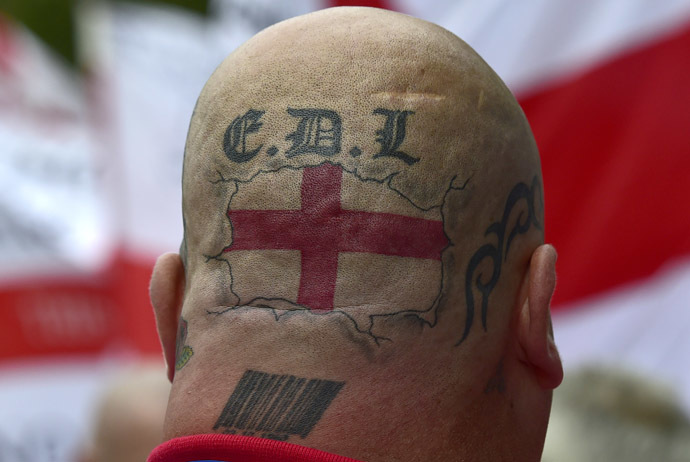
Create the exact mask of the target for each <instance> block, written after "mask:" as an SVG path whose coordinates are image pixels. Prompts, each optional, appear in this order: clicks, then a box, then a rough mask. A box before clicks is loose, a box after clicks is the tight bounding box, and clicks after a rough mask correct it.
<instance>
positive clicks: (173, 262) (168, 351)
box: [149, 253, 185, 382]
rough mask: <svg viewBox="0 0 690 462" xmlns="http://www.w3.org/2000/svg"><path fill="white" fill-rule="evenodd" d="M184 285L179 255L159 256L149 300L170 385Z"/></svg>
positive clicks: (173, 369) (182, 268)
mask: <svg viewBox="0 0 690 462" xmlns="http://www.w3.org/2000/svg"><path fill="white" fill-rule="evenodd" d="M184 286H185V274H184V266H183V264H182V260H181V259H180V256H179V255H178V254H176V253H166V254H163V255H161V256H160V257H158V260H157V261H156V265H155V266H154V267H153V275H152V276H151V285H150V286H149V297H150V298H151V305H153V313H154V315H155V317H156V327H157V329H158V337H159V338H160V341H161V346H162V347H163V356H164V357H165V364H166V367H167V369H168V379H169V380H170V382H172V380H173V377H174V375H175V351H176V341H177V329H178V322H179V319H180V314H181V313H182V302H183V298H184Z"/></svg>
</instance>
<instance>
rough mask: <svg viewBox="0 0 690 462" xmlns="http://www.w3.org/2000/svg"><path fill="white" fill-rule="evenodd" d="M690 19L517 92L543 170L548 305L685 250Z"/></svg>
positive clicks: (688, 249) (689, 248) (689, 189)
mask: <svg viewBox="0 0 690 462" xmlns="http://www.w3.org/2000/svg"><path fill="white" fill-rule="evenodd" d="M688 50H690V25H687V26H686V27H685V28H683V29H682V30H680V31H679V32H677V33H676V34H675V35H673V36H670V37H667V38H666V39H665V40H663V41H660V42H656V43H655V44H653V45H650V46H647V47H645V48H642V49H638V50H636V51H634V52H631V53H629V54H627V55H625V56H622V57H619V58H617V59H615V60H612V61H610V62H608V63H605V64H603V65H601V66H599V67H597V68H595V69H593V70H591V71H589V72H587V73H586V74H584V75H582V76H580V77H578V78H575V79H574V80H572V81H569V82H567V83H564V84H562V85H560V86H558V87H556V88H552V89H549V90H546V91H544V92H541V93H538V94H534V95H531V96H527V97H524V98H521V99H520V101H521V104H522V106H523V108H524V110H525V113H526V115H527V118H528V119H529V121H530V123H531V125H532V128H533V130H534V134H535V137H536V139H537V144H538V145H539V148H540V151H541V154H542V162H543V164H542V165H543V172H544V187H545V197H546V205H547V209H546V230H547V239H548V240H549V241H550V242H553V243H554V244H555V245H556V247H557V248H558V251H559V254H560V258H559V260H558V271H559V282H558V290H557V291H556V296H555V299H554V301H555V303H562V302H567V301H571V300H574V299H576V298H579V297H582V296H586V295H590V294H594V293H597V292H600V291H603V290H605V289H609V288H611V287H613V286H616V285H619V284H622V283H625V282H628V281H632V280H635V279H638V278H641V277H645V276H648V275H650V274H651V273H653V272H654V271H655V270H657V269H658V268H659V267H660V266H661V265H663V264H664V262H666V261H668V260H670V259H673V258H674V257H678V256H681V255H684V254H689V253H690V208H689V206H688V204H690V155H689V154H690V110H689V109H688V108H690V91H688V82H690V59H688V56H689V54H688V53H689V51H688Z"/></svg>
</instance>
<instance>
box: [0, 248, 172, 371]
mask: <svg viewBox="0 0 690 462" xmlns="http://www.w3.org/2000/svg"><path fill="white" fill-rule="evenodd" d="M152 267H153V262H152V261H149V260H148V259H143V260H140V259H137V258H135V257H132V256H129V255H125V254H120V255H119V256H118V257H117V258H116V259H115V260H114V261H113V262H112V264H111V265H110V266H109V267H108V268H106V269H105V270H104V271H103V272H100V273H97V274H91V275H89V276H88V278H84V277H81V278H80V277H71V278H70V277H61V278H51V279H40V278H37V279H34V280H30V281H26V282H25V283H15V284H14V285H13V286H11V287H7V286H6V287H3V288H1V289H0V313H1V314H2V325H1V327H0V334H1V335H0V361H6V360H14V359H22V358H31V357H47V356H60V355H66V354H68V355H74V354H79V355H98V354H101V353H103V352H104V351H108V350H109V351H123V350H124V351H129V352H135V353H153V354H160V343H159V342H158V338H157V335H156V325H155V321H154V317H153V313H152V310H151V307H150V303H149V301H148V283H149V280H150V278H151V269H152Z"/></svg>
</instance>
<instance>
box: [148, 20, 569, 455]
mask: <svg viewBox="0 0 690 462" xmlns="http://www.w3.org/2000/svg"><path fill="white" fill-rule="evenodd" d="M541 185H542V183H541V174H540V165H539V157H538V153H537V149H536V146H535V143H534V140H533V137H532V134H531V131H530V129H529V125H528V123H527V121H526V120H525V117H524V115H523V113H522V111H521V110H520V107H519V106H518V104H517V102H516V101H515V99H514V98H513V96H512V95H511V93H510V92H509V90H508V89H507V88H506V87H505V85H504V84H503V83H502V81H501V80H500V79H499V78H498V77H497V76H496V75H495V74H494V73H493V71H492V70H491V69H490V68H489V66H488V65H487V64H486V63H485V62H484V61H483V60H482V59H481V58H480V57H479V56H478V55H477V54H476V53H475V52H474V51H473V50H472V49H471V48H470V47H469V46H468V45H467V44H465V43H464V42H463V41H461V40H460V39H458V38H457V37H456V36H454V35H453V34H451V33H450V32H448V31H446V30H444V29H442V28H440V27H438V26H435V25H433V24H430V23H427V22H425V21H421V20H418V19H415V18H412V17H409V16H405V15H402V14H398V13H392V12H387V11H383V10H377V9H370V8H336V9H329V10H323V11H320V12H317V13H312V14H309V15H305V16H301V17H297V18H294V19H291V20H288V21H284V22H282V23H279V24H276V25H275V26H272V27H270V28H268V29H266V30H264V31H263V32H261V33H259V34H258V35H256V36H255V37H254V38H252V39H251V40H249V41H248V42H246V43H245V44H244V45H242V46H241V47H239V48H238V49H237V50H236V51H235V52H234V53H232V54H231V55H230V56H229V57H228V58H227V59H226V60H225V61H224V62H223V63H222V64H221V65H220V66H219V68H218V69H217V70H216V71H215V72H214V74H213V75H212V76H211V78H210V79H209V81H208V83H207V84H206V86H205V88H204V90H203V91H202V93H201V96H200V97H199V101H198V103H197V106H196V108H195V111H194V115H193V117H192V121H191V125H190V129H189V135H188V139H187V146H186V150H185V161H184V175H183V216H184V222H185V240H184V242H183V246H182V250H181V253H182V260H183V261H184V272H182V270H181V269H180V268H181V266H180V265H181V264H180V263H179V259H177V256H176V255H174V256H171V255H167V256H164V257H163V258H162V259H161V260H159V263H158V265H157V268H156V272H155V273H154V278H153V281H152V288H151V291H152V301H153V304H154V308H155V309H156V312H157V318H158V324H159V330H160V334H161V339H162V342H163V345H164V350H165V352H166V356H167V359H168V364H169V367H171V369H172V368H173V365H174V369H176V372H175V373H174V382H173V390H172V395H171V403H170V407H169V409H168V416H167V422H166V434H167V437H169V438H170V437H174V436H180V435H186V434H195V433H210V432H229V433H237V434H250V435H255V436H263V437H267V438H278V439H288V441H290V442H295V443H298V444H303V445H306V446H311V447H317V448H319V449H323V450H326V451H331V452H335V453H339V454H343V455H347V456H350V457H355V458H359V459H362V460H368V461H372V462H373V461H377V460H410V461H412V460H427V461H428V460H452V458H453V457H456V458H457V457H459V455H462V454H464V455H465V456H467V457H471V456H472V454H475V455H477V454H484V455H485V456H486V457H491V458H492V460H501V459H503V458H505V459H510V460H523V459H524V460H537V459H538V457H539V453H540V451H541V444H542V443H543V436H544V432H545V426H546V420H547V419H548V410H549V406H550V389H551V388H552V387H553V386H555V385H557V383H558V382H559V381H560V377H561V375H562V372H561V369H560V360H558V356H557V352H556V351H555V347H554V346H553V342H552V337H551V334H550V333H549V328H550V327H549V325H548V324H549V321H548V304H549V299H550V295H551V292H552V290H553V284H554V283H555V279H554V278H555V276H554V275H553V265H554V262H555V255H554V252H553V250H552V249H551V248H549V247H544V246H542V247H540V244H542V243H543V198H542V192H541V191H542V186H541ZM530 262H531V263H530ZM178 320H179V325H178ZM175 332H177V333H178V335H177V337H178V338H177V346H175V340H174V338H173V337H174V335H175ZM174 350H176V354H175V351H174ZM170 375H171V377H172V375H173V373H172V372H171V373H170ZM300 387H302V388H300ZM304 389H308V390H307V391H304ZM303 391H304V393H302V392H303ZM269 396H270V398H269ZM294 396H298V397H299V399H297V398H294ZM252 400H254V401H252ZM281 413H282V414H281ZM527 417H529V419H527ZM488 454H492V456H488Z"/></svg>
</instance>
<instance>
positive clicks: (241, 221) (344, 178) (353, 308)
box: [219, 161, 450, 342]
mask: <svg viewBox="0 0 690 462" xmlns="http://www.w3.org/2000/svg"><path fill="white" fill-rule="evenodd" d="M234 183H235V185H234V188H235V189H234V192H232V193H231V196H230V200H229V205H228V210H227V219H228V220H229V221H230V226H231V229H232V241H231V242H230V243H229V244H228V245H227V246H226V247H225V248H224V249H223V251H222V253H221V255H219V258H222V259H224V260H226V261H227V262H228V266H229V267H230V272H231V285H230V290H231V291H232V294H233V296H234V297H235V298H236V305H238V306H247V305H249V306H254V307H263V308H267V309H272V310H274V311H275V312H276V315H277V316H278V315H280V314H281V313H283V312H284V311H289V310H295V309H302V310H309V311H310V312H312V313H314V314H329V313H335V314H339V315H344V316H346V317H348V318H350V319H351V320H352V321H353V322H354V323H355V325H356V327H357V329H358V330H359V331H361V332H366V333H368V334H370V335H372V337H373V338H374V340H376V341H377V342H378V341H379V340H381V338H379V337H377V336H376V334H375V333H374V332H373V331H372V324H373V320H374V319H375V318H376V317H377V316H390V315H395V314H399V313H402V312H406V311H414V312H418V313H425V312H429V313H430V312H432V311H433V310H435V308H436V305H437V304H438V302H439V298H440V295H441V292H442V288H443V267H442V257H443V252H444V250H445V249H446V248H447V247H448V246H449V244H450V241H449V239H448V237H447V235H446V234H445V232H444V222H443V213H442V204H437V205H436V206H432V207H426V208H423V207H420V206H419V205H417V204H416V203H415V202H414V200H413V199H411V198H409V197H406V196H405V195H404V194H403V193H401V192H400V191H398V190H396V189H395V188H394V187H393V186H392V184H391V182H390V181H388V180H385V179H384V180H378V179H373V178H366V177H363V176H362V175H361V174H359V173H358V172H357V171H348V170H347V169H346V168H344V167H343V166H341V165H338V164H335V163H331V162H328V161H326V162H323V163H321V164H317V165H313V166H305V167H292V166H283V167H280V168H278V169H277V170H275V171H270V172H268V171H260V172H258V173H257V174H255V175H254V176H252V177H251V178H250V179H249V180H247V181H234ZM294 185H299V188H297V187H295V186H294ZM271 191H274V192H277V191H280V193H275V194H274V193H271ZM372 197H376V198H379V200H371V198H372ZM257 198H262V200H257ZM257 268H260V270H259V271H256V269H257ZM285 268H289V271H286V270H285ZM346 275H347V277H345V276H346ZM420 275H424V276H420ZM276 280H281V281H287V282H286V283H281V284H276V283H275V281H276ZM392 287H395V290H392V289H390V288H392Z"/></svg>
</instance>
